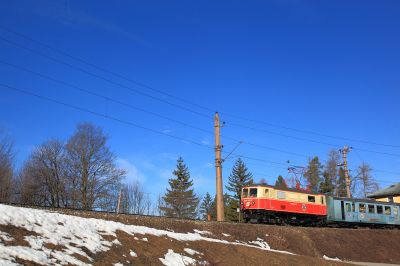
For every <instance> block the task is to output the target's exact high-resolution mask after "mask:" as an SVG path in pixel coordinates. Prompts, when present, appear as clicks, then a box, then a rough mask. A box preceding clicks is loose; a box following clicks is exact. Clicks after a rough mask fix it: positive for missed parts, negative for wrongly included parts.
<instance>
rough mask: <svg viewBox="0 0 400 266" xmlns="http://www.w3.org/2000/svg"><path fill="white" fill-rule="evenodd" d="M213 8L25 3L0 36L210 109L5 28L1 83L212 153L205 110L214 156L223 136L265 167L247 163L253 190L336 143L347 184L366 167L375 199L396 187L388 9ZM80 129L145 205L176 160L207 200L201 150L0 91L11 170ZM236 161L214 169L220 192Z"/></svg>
mask: <svg viewBox="0 0 400 266" xmlns="http://www.w3.org/2000/svg"><path fill="white" fill-rule="evenodd" d="M216 2H217V1H117V2H114V3H113V4H110V2H109V1H85V2H82V1H50V0H48V1H33V0H32V1H3V2H2V3H1V4H0V26H2V27H6V28H8V29H9V30H12V31H15V32H17V33H19V34H24V35H26V36H29V37H30V38H32V39H34V40H36V41H40V42H42V43H44V44H47V45H50V46H52V47H55V48H57V49H59V50H61V51H64V52H66V53H68V54H70V55H73V56H76V57H78V58H81V59H84V60H86V61H88V62H90V63H93V64H95V65H97V66H100V67H102V68H105V69H108V70H111V71H113V72H115V73H118V74H119V75H123V76H125V77H127V78H129V79H132V80H134V81H137V82H141V83H144V84H147V85H149V86H151V87H152V88H155V89H157V90H160V91H163V92H165V93H168V94H171V95H174V96H177V97H180V98H183V99H185V100H187V101H190V102H193V103H195V104H197V105H201V106H203V107H206V108H208V109H203V108H199V107H196V106H194V105H191V104H187V103H183V102H181V101H179V100H177V99H175V98H170V97H168V96H166V95H164V94H160V93H155V92H154V91H152V90H149V89H148V88H145V87H141V86H138V85H137V84H134V83H132V82H129V81H127V80H124V79H121V78H118V77H116V76H113V75H111V74H109V73H105V72H102V71H100V70H98V69H95V68H93V67H90V66H87V65H85V64H83V63H82V62H78V61H76V60H73V59H72V58H69V57H66V56H63V55H61V54H59V53H56V52H55V51H53V50H50V49H49V48H46V47H45V46H42V45H40V44H38V43H34V42H32V41H30V40H28V39H26V38H23V37H22V36H21V35H16V34H14V33H11V32H9V31H5V30H4V29H3V28H0V61H1V62H2V63H0V71H1V72H0V73H1V78H0V83H1V84H6V85H10V86H14V87H17V88H20V89H24V90H27V91H30V92H33V93H36V94H40V95H42V96H46V97H50V98H52V99H56V100H59V101H62V102H65V103H68V104H73V105H76V106H80V107H84V108H87V109H90V110H92V111H94V112H98V113H101V114H105V115H108V116H113V117H116V118H118V119H122V120H125V121H129V122H131V123H135V124H138V125H141V126H145V127H147V128H151V129H153V130H156V131H160V132H164V133H166V134H171V135H174V136H178V137H182V138H185V139H190V140H192V141H194V142H198V143H203V144H205V145H210V146H212V145H213V136H212V131H213V120H212V118H213V111H219V112H221V118H222V120H223V121H225V122H226V126H225V127H224V128H223V130H222V134H223V138H222V141H223V143H224V145H225V148H224V150H225V152H229V151H230V150H231V149H232V148H233V147H234V146H235V145H236V142H235V141H232V140H231V139H228V137H230V138H234V139H239V140H243V141H245V144H242V145H241V146H240V147H239V148H238V149H237V150H236V151H235V154H239V155H242V156H246V157H252V158H258V159H261V160H266V161H273V162H274V163H266V162H261V161H255V160H251V159H244V161H245V162H246V163H248V166H249V168H250V170H251V171H252V172H253V173H254V177H255V180H256V181H259V180H260V179H261V178H265V179H266V180H267V181H268V182H269V183H273V182H274V181H275V179H276V177H277V176H278V175H279V174H281V175H283V176H284V177H287V176H288V173H287V170H286V167H287V166H286V165H285V164H286V161H287V160H290V161H291V162H292V163H293V164H296V165H306V163H307V158H308V157H310V156H314V155H318V156H319V157H320V158H321V160H322V162H324V161H325V159H326V155H327V153H328V151H329V150H330V149H332V148H336V149H338V148H340V147H342V146H344V145H345V144H348V145H350V146H353V147H354V150H353V151H352V152H351V153H350V154H349V161H350V166H351V169H352V170H353V171H352V173H355V170H356V166H357V165H359V164H360V163H361V161H365V162H366V163H369V164H371V166H372V168H374V169H376V171H374V172H373V174H374V176H375V178H376V179H378V180H379V181H382V182H381V185H382V186H387V185H389V184H390V183H391V182H396V181H399V176H400V174H397V173H400V148H399V146H400V141H399V138H398V137H399V136H400V126H399V123H398V116H399V99H400V90H399V84H400V75H399V73H400V64H399V62H400V49H399V47H400V16H399V13H400V2H399V1H295V0H293V1H284V0H279V1H278V0H277V1H218V3H216ZM10 41H11V42H13V43H18V44H19V45H20V46H21V45H22V46H24V47H29V49H33V50H35V51H39V54H42V55H45V56H47V58H45V57H43V56H40V55H39V54H37V53H36V54H35V53H32V52H30V51H28V50H26V49H22V48H21V47H17V46H15V45H13V44H11V43H10ZM49 57H51V58H56V59H57V60H58V61H62V62H65V63H67V64H70V65H73V66H74V67H79V68H82V69H85V70H86V71H89V72H90V73H95V75H98V76H100V77H101V78H103V79H99V78H98V77H95V76H93V75H92V76H91V75H88V74H85V73H83V72H82V71H79V70H77V69H76V68H75V69H73V68H70V67H69V66H67V65H66V64H65V63H64V64H59V63H58V62H57V61H54V60H51V59H49ZM4 62H7V63H9V64H14V65H17V66H19V67H25V68H27V69H29V70H31V71H32V70H33V71H36V72H38V73H40V74H42V75H47V76H50V77H52V78H54V79H57V80H61V81H63V82H68V83H71V84H73V85H75V86H78V87H80V88H84V89H86V90H90V91H92V92H96V93H99V94H102V95H106V96H108V97H110V98H112V99H115V100H118V101H123V102H126V103H128V104H130V105H132V106H135V107H138V108H143V109H145V110H147V111H150V112H154V113H157V114H160V115H164V116H167V117H169V118H172V119H175V120H178V121H181V122H183V123H186V124H189V125H192V126H196V127H199V128H203V129H206V130H209V133H210V134H209V133H207V132H203V131H198V130H195V129H193V128H191V127H187V126H184V125H182V124H179V123H175V122H172V121H169V120H165V119H162V118H160V117H156V116H153V115H150V114H148V113H143V112H139V111H137V110H133V109H130V108H126V107H123V106H120V105H118V104H115V103H113V102H110V101H107V100H104V99H100V98H97V97H94V96H90V95H87V94H85V93H82V92H79V91H76V90H74V89H72V88H71V87H67V86H63V85H61V84H60V83H56V82H53V81H50V80H48V79H43V78H41V77H39V76H37V75H34V74H32V73H28V72H26V71H22V70H21V69H17V68H15V67H10V65H5V64H4ZM104 79H107V80H111V82H109V81H105V80H104ZM116 84H120V85H116ZM129 89H131V90H137V91H140V92H142V93H146V94H149V95H152V97H157V98H159V99H163V100H164V101H168V102H172V103H174V104H178V105H180V106H185V107H186V108H188V109H190V110H193V111H196V112H200V113H202V114H206V115H208V116H209V118H206V117H203V116H198V115H196V114H194V113H190V112H187V111H185V110H182V109H178V108H175V107H172V106H171V105H168V104H165V103H162V102H160V101H157V100H154V99H151V98H149V97H144V96H143V95H140V94H137V93H133V92H132V91H130V90H129ZM229 114H231V115H237V116H242V117H245V118H250V119H254V120H258V121H263V122H265V123H264V124H262V123H254V122H250V121H246V120H240V119H238V118H236V117H234V116H229ZM84 121H89V122H92V123H95V124H96V125H100V126H101V127H103V129H104V131H105V132H106V133H107V134H108V135H109V136H110V146H111V147H112V150H113V151H114V152H115V154H116V155H117V156H118V158H119V159H118V160H119V164H120V165H121V166H123V167H126V168H127V169H128V170H129V175H128V178H127V181H131V180H134V179H139V180H140V181H141V182H143V184H144V185H145V186H146V190H147V191H148V192H149V193H152V194H153V195H157V194H158V193H162V192H163V191H164V189H165V187H166V186H167V180H168V178H170V177H171V171H172V169H173V168H174V166H175V163H176V158H177V157H178V156H182V157H183V158H184V159H185V161H186V163H187V165H188V166H189V169H190V171H191V174H192V177H193V178H194V182H195V189H196V191H197V192H198V193H199V194H204V193H205V192H206V191H209V192H210V193H214V191H215V188H214V186H215V169H214V166H213V164H214V157H213V156H214V154H213V150H212V149H208V148H205V147H201V146H198V145H193V144H190V143H187V142H185V141H180V140H176V139H172V138H169V137H166V136H162V135H158V134H155V133H152V132H150V131H146V130H143V129H139V128H136V127H133V126H128V125H124V124H121V123H118V122H116V121H110V120H107V119H104V118H101V117H97V116H95V115H92V114H88V113H83V112H79V111H77V110H74V109H71V108H68V107H65V106H60V105H58V104H55V103H51V102H48V101H44V100H40V99H37V98H35V97H31V96H28V95H26V94H25V95H24V94H21V93H19V92H16V91H12V90H8V89H5V88H4V87H0V127H1V128H2V129H3V130H6V132H8V134H9V135H11V136H12V137H13V139H14V140H15V148H16V152H17V160H18V163H17V167H18V166H19V165H21V163H22V162H23V161H24V160H25V159H26V158H27V156H28V155H29V153H30V152H31V150H32V148H33V147H34V146H36V145H39V144H41V143H42V142H44V141H45V140H48V139H49V138H60V139H62V140H66V139H67V138H68V137H69V136H70V135H71V134H72V132H73V131H74V128H75V125H76V124H77V123H79V122H84ZM236 124H240V125H244V126H246V127H251V128H257V129H258V130H257V131H256V130H250V129H248V128H245V127H238V126H236ZM269 124H274V125H279V126H281V127H275V126H271V125H269ZM285 127H286V128H287V127H289V128H294V129H299V130H300V131H294V130H291V129H285ZM304 131H313V132H317V133H319V134H323V135H330V136H335V137H344V138H351V139H355V140H364V141H367V142H377V143H381V144H389V145H393V146H397V147H388V146H382V145H374V144H370V143H362V142H356V141H349V140H348V141H346V140H344V139H340V138H329V137H323V136H321V135H316V134H309V133H305V132H304ZM278 134H280V135H278ZM282 135H285V136H282ZM287 136H290V137H287ZM296 138H297V139H296ZM303 139H309V140H312V141H305V140H303ZM246 142H250V143H255V144H259V145H263V146H266V147H270V148H273V149H266V148H260V147H255V146H250V145H248V144H246ZM317 142H324V143H329V144H332V145H331V146H330V145H326V144H322V143H317ZM274 149H278V150H282V151H284V152H280V151H276V150H274ZM369 151H375V152H376V151H377V152H382V153H390V154H393V155H387V154H381V153H374V152H369ZM285 152H290V153H295V154H289V153H285ZM396 154H397V156H396ZM233 159H234V157H233V158H231V160H227V161H226V163H225V165H224V178H225V179H226V178H227V176H228V174H229V172H230V169H231V167H232V161H233ZM382 170H383V171H382ZM384 171H390V172H393V173H387V172H384Z"/></svg>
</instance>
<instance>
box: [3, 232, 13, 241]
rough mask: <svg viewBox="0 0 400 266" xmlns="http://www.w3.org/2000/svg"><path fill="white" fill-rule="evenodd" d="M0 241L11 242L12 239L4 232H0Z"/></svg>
mask: <svg viewBox="0 0 400 266" xmlns="http://www.w3.org/2000/svg"><path fill="white" fill-rule="evenodd" d="M0 239H3V241H7V242H8V241H13V240H14V238H12V237H11V236H10V235H9V234H7V233H6V232H2V231H0Z"/></svg>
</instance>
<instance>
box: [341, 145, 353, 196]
mask: <svg viewBox="0 0 400 266" xmlns="http://www.w3.org/2000/svg"><path fill="white" fill-rule="evenodd" d="M339 151H340V152H341V153H342V157H343V167H344V176H345V178H346V194H347V197H348V198H351V192H350V175H349V169H348V168H347V153H348V152H350V151H351V147H348V146H344V148H343V149H340V150H339Z"/></svg>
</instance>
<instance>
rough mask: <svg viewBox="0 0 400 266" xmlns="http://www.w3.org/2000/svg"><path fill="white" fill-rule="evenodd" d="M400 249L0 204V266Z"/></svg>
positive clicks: (264, 259)
mask: <svg viewBox="0 0 400 266" xmlns="http://www.w3.org/2000/svg"><path fill="white" fill-rule="evenodd" d="M399 250H400V230H383V229H341V228H310V227H289V226H272V225H254V224H233V223H217V222H205V221H191V220H180V219H171V218H163V217H150V216H135V215H124V214H119V215H117V214H111V213H96V212H87V211H74V210H62V209H57V210H51V211H50V210H41V209H32V208H21V207H12V206H6V205H0V264H1V263H2V262H7V263H14V264H16V265H18V264H22V265H49V264H57V263H58V264H61V263H67V264H71V265H87V264H93V265H113V264H116V263H119V264H117V265H162V264H164V265H189V264H194V265H343V264H347V263H346V262H347V261H353V262H358V261H364V262H374V263H391V264H400V253H399ZM10 265H13V264H10Z"/></svg>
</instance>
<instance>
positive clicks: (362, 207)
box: [358, 204, 365, 212]
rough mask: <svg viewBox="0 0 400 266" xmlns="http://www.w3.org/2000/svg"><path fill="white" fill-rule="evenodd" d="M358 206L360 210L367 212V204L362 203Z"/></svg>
mask: <svg viewBox="0 0 400 266" xmlns="http://www.w3.org/2000/svg"><path fill="white" fill-rule="evenodd" d="M358 208H359V211H360V212H365V204H360V205H359V206H358Z"/></svg>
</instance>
